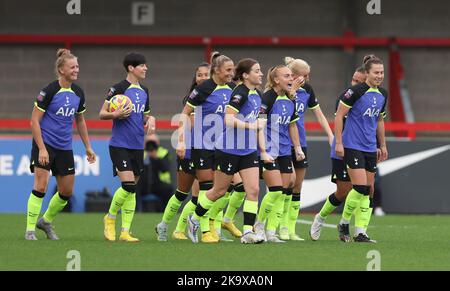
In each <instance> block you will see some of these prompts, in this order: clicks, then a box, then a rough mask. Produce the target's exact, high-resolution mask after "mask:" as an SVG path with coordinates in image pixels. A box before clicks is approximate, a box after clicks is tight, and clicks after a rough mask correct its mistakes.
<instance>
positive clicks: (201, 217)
mask: <svg viewBox="0 0 450 291" xmlns="http://www.w3.org/2000/svg"><path fill="white" fill-rule="evenodd" d="M213 204H214V201H211V200H209V199H208V197H206V190H200V192H199V194H198V204H197V207H196V208H195V212H194V218H195V219H197V220H198V221H199V222H200V229H201V230H202V232H207V231H209V214H207V212H208V211H209V209H210V208H211V207H212V205H213Z"/></svg>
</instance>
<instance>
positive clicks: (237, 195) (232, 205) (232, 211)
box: [223, 189, 245, 221]
mask: <svg viewBox="0 0 450 291" xmlns="http://www.w3.org/2000/svg"><path fill="white" fill-rule="evenodd" d="M244 199H245V192H238V191H236V189H235V190H234V192H233V194H231V196H230V201H229V202H228V207H227V211H226V212H225V215H224V216H223V217H224V219H226V220H228V221H233V220H234V216H235V215H236V212H237V210H238V209H239V208H240V207H241V205H242V203H243V202H244Z"/></svg>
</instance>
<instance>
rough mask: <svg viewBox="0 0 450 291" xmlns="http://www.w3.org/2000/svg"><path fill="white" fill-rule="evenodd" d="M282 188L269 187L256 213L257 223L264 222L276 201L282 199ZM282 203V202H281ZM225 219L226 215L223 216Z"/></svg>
mask: <svg viewBox="0 0 450 291" xmlns="http://www.w3.org/2000/svg"><path fill="white" fill-rule="evenodd" d="M282 194H283V188H282V187H281V186H276V187H269V191H268V192H267V193H266V195H265V196H264V198H263V200H262V201H261V207H260V208H259V212H258V221H260V222H265V221H266V219H267V218H268V216H269V214H270V213H271V212H272V210H273V208H274V206H275V204H276V201H277V200H278V199H279V198H280V197H282ZM283 201H284V200H283ZM225 217H226V215H225Z"/></svg>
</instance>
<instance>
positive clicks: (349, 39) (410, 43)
mask: <svg viewBox="0 0 450 291" xmlns="http://www.w3.org/2000/svg"><path fill="white" fill-rule="evenodd" d="M393 41H394V42H396V43H397V44H398V45H399V46H401V47H426V48H429V47H450V38H424V37H416V38H404V37H397V38H390V37H357V36H355V35H354V34H352V33H345V34H344V35H343V36H324V37H315V36H306V37H291V36H281V37H270V36H242V37H236V36H213V37H202V36H138V35H136V36H130V35H33V34H0V43H5V44H64V45H66V46H67V47H71V46H72V45H74V44H83V45H124V44H127V45H199V46H205V48H207V47H208V46H215V45H220V46H236V45H238V46H274V45H278V46H338V47H346V48H348V47H388V46H389V44H391V43H392V42H393Z"/></svg>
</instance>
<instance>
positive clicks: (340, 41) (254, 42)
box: [0, 31, 450, 139]
mask: <svg viewBox="0 0 450 291" xmlns="http://www.w3.org/2000/svg"><path fill="white" fill-rule="evenodd" d="M0 44H42V45H48V44H58V45H64V46H65V47H67V48H70V47H71V46H73V45H193V46H202V47H204V50H205V53H204V56H205V60H209V56H210V54H211V52H212V51H213V48H214V46H302V47H307V46H309V47H311V46H319V47H320V46H321V47H324V46H326V47H340V48H342V49H345V50H352V49H354V48H355V47H385V48H387V49H389V50H390V52H391V54H390V59H392V58H393V55H392V45H393V44H395V45H396V46H398V47H424V48H430V47H447V48H449V47H450V38H423V37H416V38H405V37H358V36H355V34H354V33H353V32H351V31H346V32H345V33H344V34H343V35H342V36H330V37H313V36H306V37H289V36H281V37H270V36H245V37H235V36H220V37H219V36H212V37H202V36H144V35H135V36H130V35H32V34H0ZM392 69H393V70H397V69H398V68H397V67H395V68H394V67H393V68H392ZM391 73H392V72H391ZM398 78H399V76H397V75H396V74H392V75H391V80H390V82H389V83H390V87H389V89H390V91H392V92H395V91H397V90H396V87H395V83H396V82H395V81H398ZM392 86H393V87H392ZM390 99H391V103H392V104H391V106H390V107H389V111H390V115H391V116H396V117H397V119H395V122H392V123H387V124H386V129H387V130H388V131H394V132H395V133H396V135H397V136H404V134H405V132H406V135H407V136H408V137H409V138H412V139H414V138H415V134H416V133H417V132H424V131H431V132H437V131H450V123H426V122H424V123H420V122H419V123H406V122H404V121H405V119H404V116H403V115H404V114H403V115H402V114H400V115H399V114H398V113H396V112H400V113H401V112H402V110H403V108H402V103H401V102H402V101H401V99H400V96H399V95H398V94H393V95H391V98H390ZM392 112H394V113H396V114H397V115H399V116H397V115H395V114H394V115H392ZM87 122H88V127H89V128H92V129H106V128H110V126H111V125H110V122H109V121H95V120H89V121H87ZM157 126H158V128H160V129H171V128H172V127H171V126H170V121H168V120H162V121H158V122H157ZM306 126H307V129H310V130H317V129H319V127H320V126H319V125H318V124H317V123H306ZM26 128H29V121H28V120H17V119H12V120H8V119H4V120H0V129H26Z"/></svg>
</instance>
